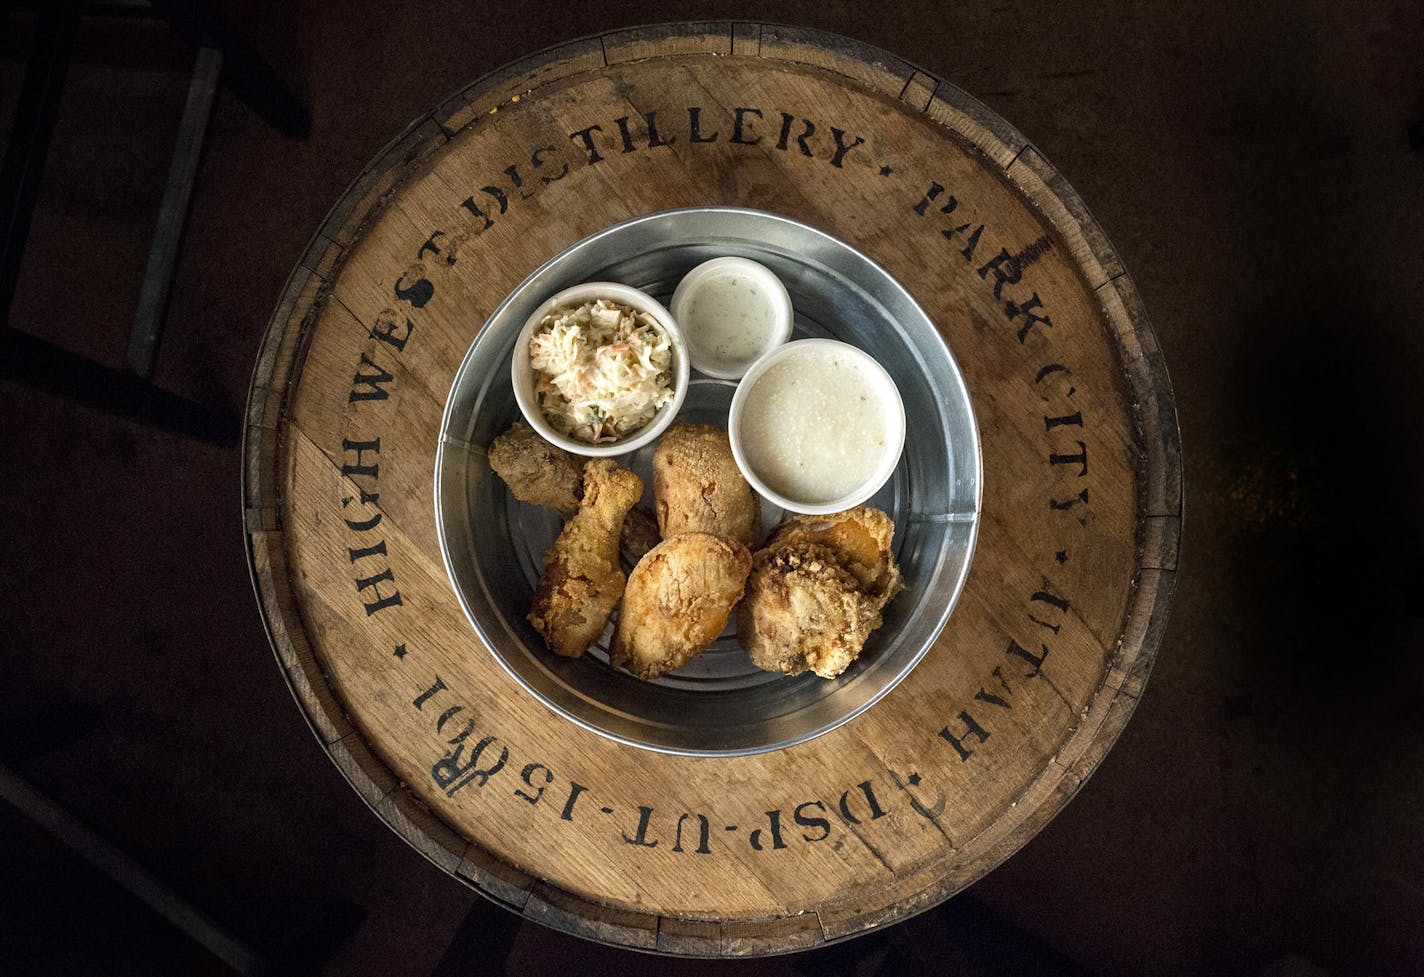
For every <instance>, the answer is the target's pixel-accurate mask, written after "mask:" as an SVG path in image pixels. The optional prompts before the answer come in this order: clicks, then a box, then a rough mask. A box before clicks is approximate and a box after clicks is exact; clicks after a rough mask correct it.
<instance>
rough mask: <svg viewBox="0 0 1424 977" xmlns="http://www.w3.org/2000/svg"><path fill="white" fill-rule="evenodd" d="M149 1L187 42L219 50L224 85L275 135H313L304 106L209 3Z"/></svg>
mask: <svg viewBox="0 0 1424 977" xmlns="http://www.w3.org/2000/svg"><path fill="white" fill-rule="evenodd" d="M150 2H151V3H152V4H153V9H154V10H155V11H157V12H158V14H159V15H160V16H161V17H163V19H164V20H166V21H168V23H170V24H171V25H173V29H174V30H176V31H177V32H178V33H179V34H180V35H181V36H182V37H184V38H185V39H186V40H187V41H188V42H189V43H190V44H192V45H194V46H195V47H213V48H217V49H218V50H219V51H221V52H222V56H223V82H224V83H225V84H226V85H227V87H228V88H230V89H231V90H232V93H233V94H234V95H236V96H237V97H238V98H240V99H242V100H243V101H244V102H246V103H247V104H248V105H250V106H252V108H253V109H254V110H255V111H256V112H257V113H258V114H260V115H261V116H262V117H263V118H264V119H266V120H267V121H268V122H269V123H271V124H272V126H273V127H275V128H276V129H277V131H278V132H280V133H282V135H284V136H290V137H291V138H293V139H301V138H304V137H305V136H306V134H307V133H308V132H310V131H311V116H310V115H309V114H308V113H307V110H306V107H305V106H303V105H302V103H301V102H300V101H298V99H297V97H296V95H295V94H293V92H292V90H291V89H290V88H288V87H287V86H286V84H285V83H283V81H282V79H281V78H279V77H278V76H277V73H276V72H275V71H273V70H272V66H271V65H269V64H268V63H267V61H266V60H265V59H264V58H263V57H262V56H261V55H260V54H258V53H257V51H256V49H254V48H253V47H252V45H251V44H250V43H249V42H248V40H247V38H246V37H245V36H243V34H242V32H241V31H239V30H238V29H237V27H236V26H234V25H233V23H232V21H231V20H229V19H228V17H227V15H226V14H224V13H223V12H222V10H221V9H219V7H218V5H217V4H216V3H214V2H213V0H150Z"/></svg>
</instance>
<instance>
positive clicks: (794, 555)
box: [737, 543, 881, 678]
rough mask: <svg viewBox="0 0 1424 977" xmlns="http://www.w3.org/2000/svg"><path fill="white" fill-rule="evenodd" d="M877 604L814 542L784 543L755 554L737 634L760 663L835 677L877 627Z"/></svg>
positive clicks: (768, 667) (781, 669)
mask: <svg viewBox="0 0 1424 977" xmlns="http://www.w3.org/2000/svg"><path fill="white" fill-rule="evenodd" d="M880 607H881V602H880V601H878V600H877V599H876V598H874V597H871V596H870V595H868V594H867V593H865V591H864V590H862V589H861V586H860V581H859V580H858V579H856V577H855V575H854V574H852V573H851V572H850V571H849V570H846V569H844V568H843V567H841V566H840V565H839V563H838V562H837V561H836V558H835V554H834V553H833V552H832V551H831V550H830V549H829V548H828V547H825V546H820V545H817V544H815V543H784V544H782V545H780V546H777V547H774V548H769V549H764V550H762V551H761V552H759V553H757V555H756V556H755V557H754V558H753V560H752V572H751V576H750V577H749V578H748V579H747V593H746V598H745V599H744V600H743V601H742V605H741V607H740V608H739V609H738V611H737V639H738V640H739V641H740V642H741V643H742V647H743V648H745V649H746V651H747V654H748V655H749V656H750V657H751V660H752V663H753V664H755V665H756V666H757V667H758V668H764V669H766V670H767V671H770V672H785V673H786V674H788V675H799V674H800V673H802V672H804V671H807V670H808V669H809V670H810V671H813V672H815V673H816V674H817V675H819V676H821V677H822V678H835V677H836V676H837V675H839V674H841V672H843V671H845V670H846V668H847V667H848V666H849V665H850V663H851V662H853V661H855V659H856V657H857V656H858V655H859V654H860V651H861V648H862V647H864V645H865V639H866V638H868V637H869V636H870V632H872V631H874V630H875V629H876V628H878V627H880Z"/></svg>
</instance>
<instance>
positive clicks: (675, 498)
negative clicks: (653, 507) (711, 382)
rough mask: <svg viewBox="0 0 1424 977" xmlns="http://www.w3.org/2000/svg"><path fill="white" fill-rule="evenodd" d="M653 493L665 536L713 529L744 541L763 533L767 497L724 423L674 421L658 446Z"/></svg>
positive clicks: (753, 540)
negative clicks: (747, 473) (740, 462)
mask: <svg viewBox="0 0 1424 977" xmlns="http://www.w3.org/2000/svg"><path fill="white" fill-rule="evenodd" d="M653 495H654V497H655V498H656V499H657V510H658V528H659V529H661V530H662V534H663V538H664V539H668V538H670V537H672V536H676V535H677V534H678V533H712V534H713V535H715V536H725V537H726V538H727V539H731V540H735V541H736V542H738V543H741V544H743V545H744V546H755V545H756V544H757V542H758V541H760V539H761V503H760V502H758V501H757V495H756V492H754V491H753V490H752V487H751V484H750V483H749V482H748V481H747V480H746V479H745V478H744V477H742V472H741V469H739V468H738V467H737V460H736V458H734V457H733V456H732V444H731V441H730V440H728V438H727V432H726V431H724V430H722V429H721V428H719V427H711V426H709V425H706V424H674V425H673V426H672V427H670V428H668V429H667V430H666V431H665V432H663V436H662V440H661V441H659V442H658V447H657V450H656V451H655V452H653Z"/></svg>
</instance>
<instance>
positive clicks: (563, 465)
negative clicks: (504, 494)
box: [489, 421, 583, 516]
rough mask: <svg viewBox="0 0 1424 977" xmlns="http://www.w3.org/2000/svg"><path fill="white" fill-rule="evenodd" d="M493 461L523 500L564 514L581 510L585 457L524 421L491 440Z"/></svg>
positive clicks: (496, 469) (517, 495) (493, 464)
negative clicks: (542, 435) (547, 439)
mask: <svg viewBox="0 0 1424 977" xmlns="http://www.w3.org/2000/svg"><path fill="white" fill-rule="evenodd" d="M489 463H490V467H491V468H493V469H494V473H495V474H496V475H498V476H499V477H500V478H502V479H504V484H506V485H508V486H509V491H510V492H512V493H514V497H515V498H516V499H518V500H519V501H520V502H528V503H530V504H531V505H542V506H548V507H549V508H550V509H557V510H558V511H559V513H560V514H561V515H564V516H571V515H573V514H574V513H575V512H578V508H579V495H580V494H581V493H582V491H583V459H582V458H579V457H578V456H577V455H573V454H570V453H569V452H567V451H565V450H564V449H563V448H559V447H556V446H555V445H552V444H550V443H549V442H547V441H545V440H544V439H543V438H541V437H540V436H539V432H537V431H535V430H534V429H533V428H532V427H530V426H529V425H528V424H525V423H524V422H523V421H515V422H514V423H513V424H511V425H510V427H509V430H507V431H505V432H504V433H503V434H501V435H500V436H499V437H497V438H495V439H494V440H493V441H491V442H490V446H489Z"/></svg>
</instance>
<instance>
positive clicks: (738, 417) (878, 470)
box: [727, 339, 905, 516]
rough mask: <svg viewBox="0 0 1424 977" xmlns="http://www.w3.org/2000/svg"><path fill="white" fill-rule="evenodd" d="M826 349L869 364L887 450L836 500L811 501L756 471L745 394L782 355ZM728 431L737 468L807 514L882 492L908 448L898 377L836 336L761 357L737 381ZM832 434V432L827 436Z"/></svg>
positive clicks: (769, 495) (768, 494)
mask: <svg viewBox="0 0 1424 977" xmlns="http://www.w3.org/2000/svg"><path fill="white" fill-rule="evenodd" d="M823 350H833V351H835V352H837V353H840V354H843V355H846V356H850V357H852V358H854V359H856V360H858V361H859V362H860V363H861V365H862V366H864V367H865V377H866V378H867V379H868V380H869V381H870V383H871V386H872V387H873V388H874V390H875V393H876V395H877V396H878V397H879V398H880V400H881V404H882V405H883V407H884V408H885V420H886V431H885V435H886V437H885V450H884V453H883V455H882V456H881V458H880V462H879V464H878V465H877V466H876V467H875V469H874V470H873V471H872V472H871V474H870V475H869V476H867V477H866V479H865V481H864V482H862V483H861V484H860V485H859V486H857V487H856V488H855V490H854V491H851V492H848V493H846V494H845V495H843V496H841V497H840V498H837V499H831V500H829V501H825V502H807V501H805V500H803V499H796V498H791V497H789V496H786V495H782V494H781V493H780V492H777V491H775V490H773V489H772V488H770V487H769V486H768V485H767V484H766V483H765V482H764V481H762V479H761V477H760V476H759V475H758V474H757V471H756V469H755V468H754V467H752V465H751V462H750V459H749V455H748V452H747V450H746V447H745V443H744V441H743V439H742V433H743V432H742V414H743V412H744V410H745V408H746V404H747V399H748V397H749V396H750V394H751V392H752V390H753V389H754V388H755V387H756V384H757V381H758V380H760V379H761V377H762V376H763V375H764V374H765V373H766V372H767V370H769V369H770V368H771V367H773V366H775V365H776V364H777V363H780V362H781V361H782V360H785V359H787V358H791V357H797V356H802V355H805V354H807V353H812V352H818V351H823ZM727 434H728V437H729V439H730V440H731V442H732V457H734V458H735V459H736V461H737V467H738V468H740V469H741V471H742V474H743V475H744V476H746V479H747V481H748V482H750V483H751V485H752V488H754V489H756V490H757V492H759V493H760V494H761V495H762V496H763V497H764V498H766V499H767V500H769V501H770V502H771V503H772V504H774V505H779V506H781V507H782V508H783V509H788V510H790V511H791V512H798V513H802V514H804V515H811V516H823V515H829V514H830V513H833V512H841V511H843V510H845V509H851V508H854V507H855V506H858V505H860V504H861V503H863V502H865V501H866V500H867V499H869V498H870V497H871V496H872V495H874V494H875V493H876V492H878V491H880V488H881V486H883V485H884V484H885V483H886V482H887V481H889V479H890V476H891V475H892V474H894V472H895V466H896V465H898V464H899V463H900V454H901V452H903V451H904V448H905V402H904V400H903V399H902V398H901V397H900V390H899V388H898V387H896V386H895V380H894V378H892V377H891V376H890V373H889V371H887V370H886V369H885V367H883V366H881V365H880V361H879V360H877V359H876V358H875V357H873V356H871V355H870V354H869V353H867V352H866V351H865V350H863V349H860V348H859V347H857V346H852V345H850V344H849V343H843V342H840V341H839V340H835V339H798V340H796V341H795V342H793V343H787V344H785V345H784V346H780V347H778V348H777V349H775V350H773V351H772V352H770V353H768V354H766V355H765V356H763V357H762V358H761V359H759V360H757V361H756V362H755V363H753V364H752V367H751V369H749V370H747V373H746V376H745V377H744V378H743V379H742V382H741V383H740V384H738V385H737V392H736V393H735V394H734V395H733V396H732V407H731V411H730V416H729V417H728V421H727ZM831 436H832V435H831V434H830V433H829V432H828V433H827V437H831Z"/></svg>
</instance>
